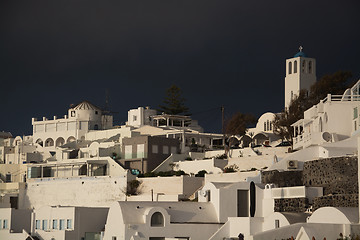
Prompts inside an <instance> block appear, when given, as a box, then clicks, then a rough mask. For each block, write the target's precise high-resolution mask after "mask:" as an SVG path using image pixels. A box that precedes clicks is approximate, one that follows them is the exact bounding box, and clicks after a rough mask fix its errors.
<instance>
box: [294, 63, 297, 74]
mask: <svg viewBox="0 0 360 240" xmlns="http://www.w3.org/2000/svg"><path fill="white" fill-rule="evenodd" d="M294 73H297V61H294Z"/></svg>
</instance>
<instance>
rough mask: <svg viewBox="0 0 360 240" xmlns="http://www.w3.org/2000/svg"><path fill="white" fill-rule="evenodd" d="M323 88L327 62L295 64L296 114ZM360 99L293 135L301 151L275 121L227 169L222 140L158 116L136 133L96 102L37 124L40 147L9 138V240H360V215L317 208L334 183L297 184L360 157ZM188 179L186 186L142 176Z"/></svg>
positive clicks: (2, 199)
mask: <svg viewBox="0 0 360 240" xmlns="http://www.w3.org/2000/svg"><path fill="white" fill-rule="evenodd" d="M315 81H316V62H315V59H313V58H308V57H306V55H305V54H304V53H303V52H302V49H300V52H299V53H297V54H296V55H295V56H294V57H293V58H290V59H288V60H286V77H285V107H286V106H288V104H289V102H290V101H291V99H292V98H293V97H294V95H295V94H298V92H299V91H300V89H309V88H310V86H311V84H313V83H314V82H315ZM359 89H360V81H359V82H357V83H356V84H355V85H354V86H353V87H352V88H351V89H348V90H347V91H346V92H345V93H344V94H343V95H341V96H333V95H330V94H329V95H328V96H327V97H326V98H325V99H323V100H322V101H320V102H319V103H318V104H317V105H315V106H313V107H312V108H310V109H308V110H307V111H306V112H305V114H304V119H302V120H299V121H298V122H296V123H294V124H293V127H294V129H295V133H296V135H295V138H294V140H293V141H294V145H293V148H294V149H295V150H297V151H296V152H289V151H288V146H281V145H280V146H278V145H279V143H280V142H281V140H280V139H279V138H278V137H277V136H276V135H275V134H274V127H273V120H274V116H275V114H274V113H269V112H268V113H265V114H263V115H262V116H261V117H260V118H259V120H258V123H257V125H256V127H255V128H252V129H249V130H248V132H247V134H246V135H244V136H233V137H234V138H236V140H237V144H236V146H238V148H236V149H231V150H230V151H229V153H228V156H227V158H225V159H224V157H223V153H224V150H216V149H217V148H216V146H217V145H222V144H223V143H222V138H223V136H222V135H221V134H215V133H204V131H203V129H202V127H201V126H199V125H198V123H197V121H195V120H192V119H191V117H189V116H178V115H167V114H160V115H158V114H157V112H156V111H155V110H153V109H150V108H149V107H145V108H144V107H139V108H137V109H132V110H130V111H129V112H128V122H127V123H126V124H125V125H124V126H114V125H113V119H112V116H110V115H108V114H106V112H104V111H102V110H101V109H100V108H98V107H96V106H95V105H93V104H91V103H90V102H87V101H84V102H82V103H80V104H78V105H76V106H72V107H71V108H70V109H69V110H68V114H67V115H65V116H64V117H63V118H58V117H56V116H54V117H53V118H52V119H47V118H45V117H44V118H42V119H41V120H38V119H35V118H33V119H32V125H33V134H32V135H31V136H23V137H20V136H17V137H13V136H12V135H11V134H10V133H5V132H2V133H0V163H1V164H0V239H8V240H13V239H14V240H15V239H19V240H20V239H21V240H37V239H42V240H95V239H96V240H102V239H104V240H122V239H126V240H128V239H129V240H130V239H131V240H143V239H144V240H160V239H161V240H162V239H168V240H170V239H171V240H174V239H178V240H180V239H181V240H185V239H187V240H190V239H191V240H196V239H199V240H202V239H209V240H210V239H211V240H217V239H289V238H291V237H293V238H294V239H325V238H326V239H336V238H338V237H339V234H341V236H349V235H350V234H351V235H352V236H355V235H359V236H360V225H359V210H358V205H356V206H353V205H351V206H346V207H342V206H338V205H336V204H333V205H331V204H330V205H326V204H325V205H324V204H323V205H321V204H320V205H317V204H318V203H319V201H320V200H319V199H323V198H324V197H328V196H327V195H326V193H327V191H328V190H327V189H326V188H327V185H326V186H325V185H324V184H325V183H324V184H323V185H315V184H311V183H309V184H289V183H288V182H286V181H287V180H289V179H287V180H286V176H290V181H293V180H294V179H295V178H296V177H297V176H300V175H299V174H301V172H302V171H303V168H304V164H306V163H307V162H309V161H313V160H316V161H318V160H319V159H331V158H332V157H342V156H347V157H349V156H355V157H356V156H357V155H358V149H359V147H358V143H357V142H358V136H359V133H360V113H359V110H358V109H360V101H359V100H360V98H359V96H360V93H359ZM259 145H260V146H259ZM348 165H349V164H348ZM265 169H266V170H270V171H265ZM178 170H182V171H183V172H185V173H186V175H181V176H168V177H160V176H157V177H146V178H141V177H139V176H138V174H139V173H141V174H145V173H150V172H152V173H153V175H155V174H156V173H158V174H160V175H161V173H163V172H172V173H176V171H178ZM202 170H205V171H206V172H207V174H205V176H203V175H201V174H200V173H201V171H202ZM356 172H358V170H357V169H356ZM177 173H179V171H178V172H177ZM271 176H275V177H274V178H272V179H275V180H274V181H273V182H272V181H271V180H264V179H267V177H271ZM276 176H283V177H284V179H285V180H284V181H283V180H282V178H281V177H276ZM295 180H296V179H295ZM281 181H283V182H281ZM356 181H357V178H356ZM354 184H355V183H354ZM356 194H357V196H358V190H357V192H356ZM325 195H326V196H325ZM341 196H342V197H344V198H345V195H341ZM348 196H350V197H351V196H352V195H351V194H349V195H347V196H346V197H348ZM316 206H317V207H316ZM315 208H316V210H315V211H313V210H314V209H315ZM299 209H300V210H299ZM200 229H201V230H200Z"/></svg>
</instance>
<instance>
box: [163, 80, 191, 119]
mask: <svg viewBox="0 0 360 240" xmlns="http://www.w3.org/2000/svg"><path fill="white" fill-rule="evenodd" d="M181 95H182V91H181V89H180V88H179V87H177V86H176V85H172V86H171V87H170V88H169V89H167V90H166V97H165V100H164V101H163V103H164V104H163V105H159V109H158V111H160V112H164V113H166V114H171V115H178V114H183V115H189V113H188V111H189V108H188V107H186V106H185V98H183V97H182V96H181Z"/></svg>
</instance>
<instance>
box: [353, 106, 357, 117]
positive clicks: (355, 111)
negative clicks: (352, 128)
mask: <svg viewBox="0 0 360 240" xmlns="http://www.w3.org/2000/svg"><path fill="white" fill-rule="evenodd" d="M357 117H358V109H357V107H356V108H354V118H353V119H356V118H357Z"/></svg>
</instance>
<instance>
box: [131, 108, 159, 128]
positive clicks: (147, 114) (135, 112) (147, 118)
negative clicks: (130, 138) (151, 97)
mask: <svg viewBox="0 0 360 240" xmlns="http://www.w3.org/2000/svg"><path fill="white" fill-rule="evenodd" d="M154 115H156V110H154V109H150V108H149V107H145V108H144V107H138V108H137V109H131V110H129V111H128V121H127V122H126V125H129V126H134V127H141V126H143V125H150V124H151V116H154Z"/></svg>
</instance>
